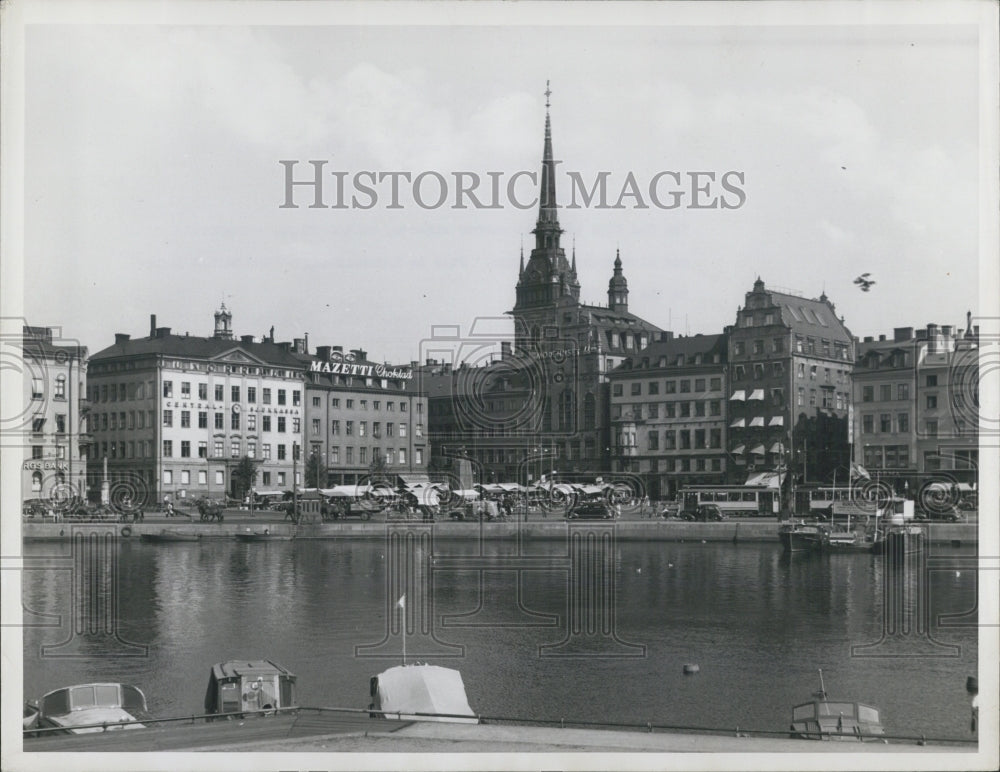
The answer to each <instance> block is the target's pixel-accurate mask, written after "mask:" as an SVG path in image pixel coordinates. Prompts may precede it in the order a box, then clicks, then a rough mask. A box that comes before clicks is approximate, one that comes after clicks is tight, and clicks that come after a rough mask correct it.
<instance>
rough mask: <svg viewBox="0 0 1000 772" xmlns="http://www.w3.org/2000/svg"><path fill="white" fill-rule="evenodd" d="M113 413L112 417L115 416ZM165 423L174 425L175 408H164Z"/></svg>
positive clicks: (165, 424)
mask: <svg viewBox="0 0 1000 772" xmlns="http://www.w3.org/2000/svg"><path fill="white" fill-rule="evenodd" d="M111 415H112V417H114V413H112V414H111ZM163 425H164V426H173V425H174V411H173V410H164V411H163ZM112 428H114V427H112Z"/></svg>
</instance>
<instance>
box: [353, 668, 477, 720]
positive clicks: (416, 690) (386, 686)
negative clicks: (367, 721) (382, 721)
mask: <svg viewBox="0 0 1000 772" xmlns="http://www.w3.org/2000/svg"><path fill="white" fill-rule="evenodd" d="M371 698H372V702H371V704H370V705H369V706H368V709H369V710H370V711H373V718H378V717H381V718H395V719H403V720H409V721H415V720H419V721H449V722H456V723H465V724H478V723H479V719H478V718H476V714H475V713H473V712H472V708H471V707H469V698H468V697H467V696H466V695H465V684H464V683H463V682H462V674H461V673H460V672H458V671H457V670H452V669H451V668H446V667H439V666H437V665H422V664H415V665H398V666H396V667H392V668H389V669H388V670H386V671H385V672H383V673H380V674H379V675H377V676H373V677H372V679H371Z"/></svg>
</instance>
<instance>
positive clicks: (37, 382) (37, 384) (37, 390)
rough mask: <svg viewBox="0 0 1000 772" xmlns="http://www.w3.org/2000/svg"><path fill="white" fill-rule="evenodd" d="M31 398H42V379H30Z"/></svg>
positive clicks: (95, 388) (105, 390)
mask: <svg viewBox="0 0 1000 772" xmlns="http://www.w3.org/2000/svg"><path fill="white" fill-rule="evenodd" d="M102 388H103V389H104V397H105V399H104V400H102V401H104V402H106V401H107V395H108V387H107V386H103V387H102ZM94 390H95V391H96V390H97V387H96V386H95V387H94ZM31 398H32V399H41V398H42V379H41V378H32V379H31ZM39 487H41V481H40V480H39Z"/></svg>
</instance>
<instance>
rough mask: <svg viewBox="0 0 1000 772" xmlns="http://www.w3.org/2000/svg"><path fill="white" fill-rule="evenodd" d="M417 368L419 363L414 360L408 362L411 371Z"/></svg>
mask: <svg viewBox="0 0 1000 772" xmlns="http://www.w3.org/2000/svg"><path fill="white" fill-rule="evenodd" d="M419 366H420V362H418V361H417V360H416V359H411V360H410V369H411V370H416V369H417V368H418V367H419Z"/></svg>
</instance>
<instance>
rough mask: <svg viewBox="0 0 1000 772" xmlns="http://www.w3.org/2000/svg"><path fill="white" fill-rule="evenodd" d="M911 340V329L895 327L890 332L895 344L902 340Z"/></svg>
mask: <svg viewBox="0 0 1000 772" xmlns="http://www.w3.org/2000/svg"><path fill="white" fill-rule="evenodd" d="M912 338H913V328H912V327H897V328H896V329H894V330H893V331H892V339H893V341H895V342H896V343H900V342H902V341H904V340H910V339H912Z"/></svg>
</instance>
